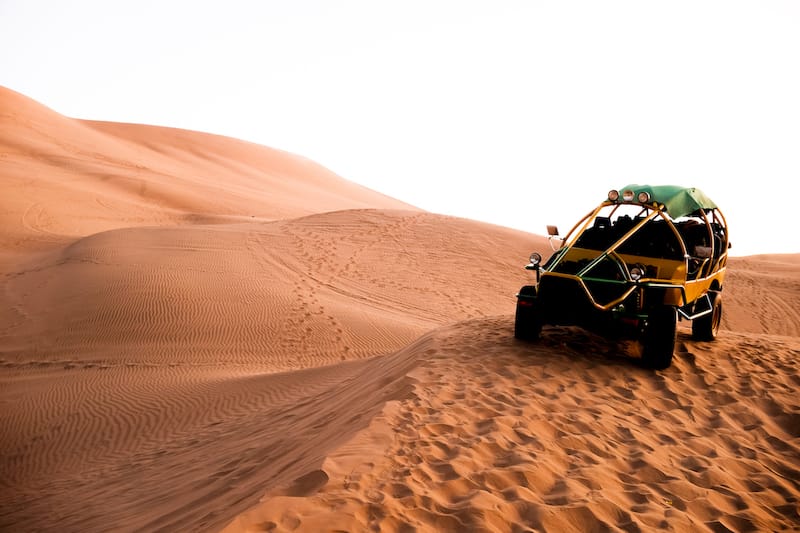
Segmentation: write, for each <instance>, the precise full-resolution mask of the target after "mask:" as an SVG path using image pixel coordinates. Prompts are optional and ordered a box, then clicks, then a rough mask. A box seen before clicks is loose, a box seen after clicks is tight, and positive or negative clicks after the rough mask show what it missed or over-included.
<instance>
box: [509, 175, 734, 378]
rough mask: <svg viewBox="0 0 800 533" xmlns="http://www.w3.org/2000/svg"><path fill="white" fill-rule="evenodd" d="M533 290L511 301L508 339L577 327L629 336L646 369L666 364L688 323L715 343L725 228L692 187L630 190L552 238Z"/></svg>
mask: <svg viewBox="0 0 800 533" xmlns="http://www.w3.org/2000/svg"><path fill="white" fill-rule="evenodd" d="M548 230H549V233H550V239H551V242H557V243H558V247H557V250H556V251H555V253H554V254H553V255H552V256H551V257H550V259H549V260H548V261H547V262H546V263H544V264H541V255H540V254H538V253H534V254H531V262H530V264H529V265H527V267H526V268H528V269H530V270H534V271H535V272H536V278H537V280H536V284H535V285H526V286H524V287H522V289H520V292H519V293H518V294H517V312H516V320H515V336H516V337H517V338H520V339H523V340H535V339H537V338H538V337H539V335H540V332H541V329H542V326H544V325H548V324H551V325H578V326H581V327H584V328H586V329H589V330H593V331H596V332H598V333H601V334H603V335H606V336H615V337H627V338H635V339H638V340H640V341H641V343H642V361H643V363H644V364H646V365H647V366H649V367H652V368H666V367H668V366H669V365H670V364H671V362H672V353H673V351H674V345H675V337H676V332H677V323H678V321H679V320H690V321H692V332H693V335H694V337H695V338H697V339H700V340H713V339H714V338H715V337H716V335H717V332H718V330H719V324H720V320H721V316H722V297H721V291H722V287H723V282H724V279H725V270H726V264H727V259H728V248H729V246H730V245H729V241H728V228H727V224H726V222H725V218H724V217H723V215H722V212H721V210H720V209H719V207H717V205H716V204H714V202H713V201H711V199H710V198H708V197H707V196H706V195H705V194H703V193H702V192H701V191H700V190H698V189H696V188H687V187H680V186H674V185H661V186H651V185H628V186H626V187H624V188H622V189H614V190H612V191H610V192H609V193H608V196H607V199H606V200H605V201H603V202H602V203H601V204H600V205H599V206H598V207H596V208H595V209H594V210H592V211H591V212H589V213H588V214H587V215H586V216H584V217H583V218H582V219H581V220H580V221H578V223H577V224H576V225H575V226H574V227H573V228H572V229H571V230H570V231H569V233H567V235H566V236H565V237H560V236H559V235H558V231H557V230H556V229H555V228H553V227H552V226H551V227H549V228H548Z"/></svg>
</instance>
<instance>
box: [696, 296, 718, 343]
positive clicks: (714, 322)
mask: <svg viewBox="0 0 800 533" xmlns="http://www.w3.org/2000/svg"><path fill="white" fill-rule="evenodd" d="M708 297H709V298H710V299H711V312H710V313H709V314H707V315H704V316H701V317H700V318H695V319H694V320H692V338H693V339H694V340H697V341H713V340H714V339H716V338H717V333H719V325H720V323H721V322H722V293H720V292H709V293H708Z"/></svg>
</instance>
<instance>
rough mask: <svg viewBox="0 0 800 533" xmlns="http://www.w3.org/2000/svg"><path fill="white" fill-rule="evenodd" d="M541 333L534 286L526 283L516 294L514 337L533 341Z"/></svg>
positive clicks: (539, 313)
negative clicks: (517, 294)
mask: <svg viewBox="0 0 800 533" xmlns="http://www.w3.org/2000/svg"><path fill="white" fill-rule="evenodd" d="M541 333H542V318H541V312H540V311H539V308H538V306H537V302H536V287H533V286H530V285H526V286H525V287H522V289H521V290H520V291H519V296H517V312H516V315H515V317H514V337H516V338H517V339H520V340H523V341H535V340H538V339H539V337H540V336H541Z"/></svg>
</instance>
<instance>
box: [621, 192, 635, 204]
mask: <svg viewBox="0 0 800 533" xmlns="http://www.w3.org/2000/svg"><path fill="white" fill-rule="evenodd" d="M622 200H623V201H625V202H632V201H633V191H631V190H630V189H629V190H627V191H623V192H622Z"/></svg>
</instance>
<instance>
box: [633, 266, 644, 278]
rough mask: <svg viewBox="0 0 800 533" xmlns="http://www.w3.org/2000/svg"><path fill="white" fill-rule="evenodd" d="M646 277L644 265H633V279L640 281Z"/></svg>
mask: <svg viewBox="0 0 800 533" xmlns="http://www.w3.org/2000/svg"><path fill="white" fill-rule="evenodd" d="M643 277H644V266H642V265H639V264H636V265H633V267H631V279H632V280H633V281H639V280H640V279H642V278H643Z"/></svg>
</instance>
